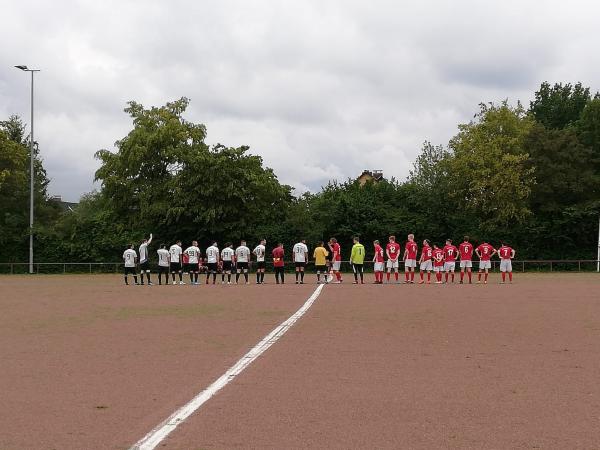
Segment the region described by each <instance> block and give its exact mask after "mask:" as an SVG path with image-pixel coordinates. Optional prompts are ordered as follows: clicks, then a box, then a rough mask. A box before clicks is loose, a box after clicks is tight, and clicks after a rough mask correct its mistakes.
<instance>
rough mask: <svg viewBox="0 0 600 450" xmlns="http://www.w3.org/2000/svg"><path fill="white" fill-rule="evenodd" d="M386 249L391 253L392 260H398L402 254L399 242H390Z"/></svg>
mask: <svg viewBox="0 0 600 450" xmlns="http://www.w3.org/2000/svg"><path fill="white" fill-rule="evenodd" d="M385 250H386V252H387V254H388V255H389V259H391V260H392V261H397V260H398V257H399V256H400V244H398V243H397V242H390V243H388V245H386V247H385Z"/></svg>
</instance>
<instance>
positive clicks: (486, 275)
mask: <svg viewBox="0 0 600 450" xmlns="http://www.w3.org/2000/svg"><path fill="white" fill-rule="evenodd" d="M487 279H488V273H487V272H486V273H485V278H484V281H487Z"/></svg>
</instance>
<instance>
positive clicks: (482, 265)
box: [479, 260, 492, 270]
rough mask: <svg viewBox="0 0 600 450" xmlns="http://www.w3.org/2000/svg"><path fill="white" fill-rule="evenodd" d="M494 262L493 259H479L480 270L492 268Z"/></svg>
mask: <svg viewBox="0 0 600 450" xmlns="http://www.w3.org/2000/svg"><path fill="white" fill-rule="evenodd" d="M491 268H492V262H491V261H489V260H488V261H479V270H485V269H491Z"/></svg>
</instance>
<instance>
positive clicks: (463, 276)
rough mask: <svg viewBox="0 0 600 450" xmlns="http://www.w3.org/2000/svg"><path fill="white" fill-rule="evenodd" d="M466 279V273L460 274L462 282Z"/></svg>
mask: <svg viewBox="0 0 600 450" xmlns="http://www.w3.org/2000/svg"><path fill="white" fill-rule="evenodd" d="M464 278H465V273H464V272H462V271H461V272H460V281H462V280H464Z"/></svg>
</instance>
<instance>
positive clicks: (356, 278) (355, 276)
mask: <svg viewBox="0 0 600 450" xmlns="http://www.w3.org/2000/svg"><path fill="white" fill-rule="evenodd" d="M354 281H356V282H358V273H356V270H354Z"/></svg>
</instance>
